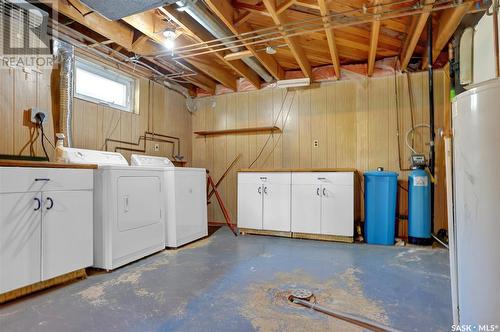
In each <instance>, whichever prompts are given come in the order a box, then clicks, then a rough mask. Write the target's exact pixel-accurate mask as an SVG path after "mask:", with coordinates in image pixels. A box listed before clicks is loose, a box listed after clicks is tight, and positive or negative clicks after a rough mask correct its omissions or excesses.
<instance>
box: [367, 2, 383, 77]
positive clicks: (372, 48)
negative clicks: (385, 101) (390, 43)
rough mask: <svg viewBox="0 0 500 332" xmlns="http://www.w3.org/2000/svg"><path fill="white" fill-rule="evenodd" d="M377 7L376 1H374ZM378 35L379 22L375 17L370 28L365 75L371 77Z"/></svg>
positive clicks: (375, 10)
mask: <svg viewBox="0 0 500 332" xmlns="http://www.w3.org/2000/svg"><path fill="white" fill-rule="evenodd" d="M375 5H377V1H375ZM376 13H377V8H375V9H374V14H375V15H376ZM379 34H380V20H379V19H378V18H377V17H375V20H374V21H373V22H372V28H371V32H370V49H369V50H368V70H367V75H368V76H372V75H373V70H374V69H375V60H376V58H377V48H378V37H379Z"/></svg>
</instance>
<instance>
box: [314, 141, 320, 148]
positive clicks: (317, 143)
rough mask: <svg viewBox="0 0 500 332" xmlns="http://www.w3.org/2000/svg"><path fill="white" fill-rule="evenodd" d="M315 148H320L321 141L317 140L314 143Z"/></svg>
mask: <svg viewBox="0 0 500 332" xmlns="http://www.w3.org/2000/svg"><path fill="white" fill-rule="evenodd" d="M313 147H315V148H317V147H319V141H318V140H317V139H315V140H314V141H313Z"/></svg>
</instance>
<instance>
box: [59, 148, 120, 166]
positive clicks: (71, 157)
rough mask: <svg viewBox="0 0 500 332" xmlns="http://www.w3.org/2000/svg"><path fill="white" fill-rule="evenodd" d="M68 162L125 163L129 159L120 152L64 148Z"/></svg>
mask: <svg viewBox="0 0 500 332" xmlns="http://www.w3.org/2000/svg"><path fill="white" fill-rule="evenodd" d="M63 149H64V154H65V158H64V159H65V160H66V162H68V163H70V164H97V165H100V166H101V165H124V166H128V162H127V159H125V157H124V156H123V155H122V154H121V153H118V152H109V151H98V150H87V149H75V148H63Z"/></svg>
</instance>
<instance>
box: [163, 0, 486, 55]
mask: <svg viewBox="0 0 500 332" xmlns="http://www.w3.org/2000/svg"><path fill="white" fill-rule="evenodd" d="M404 2H406V1H404ZM461 5H463V4H456V3H454V2H453V1H451V0H438V1H436V2H435V3H434V6H433V8H432V9H431V11H440V10H444V9H448V8H455V7H457V6H461ZM481 10H482V11H484V9H481ZM425 11H427V9H422V8H419V7H415V6H409V7H407V8H400V9H397V10H391V11H386V12H383V13H377V14H372V13H366V14H364V16H365V17H370V18H369V19H365V20H359V18H362V17H360V16H357V17H350V18H346V17H345V15H341V14H342V13H334V14H331V15H328V16H325V17H326V18H328V20H329V21H328V22H326V23H325V22H323V21H322V17H313V18H309V19H304V20H300V21H294V22H291V23H287V24H283V25H279V26H273V27H269V28H263V29H258V30H254V31H251V32H245V33H242V34H239V35H232V36H230V37H224V38H218V39H214V40H211V41H206V42H201V43H194V44H190V45H186V46H181V47H176V48H175V49H174V52H175V53H176V54H182V53H185V52H193V51H199V50H203V49H208V48H210V49H211V50H209V51H206V52H202V53H196V54H194V55H193V54H185V55H183V56H179V57H175V58H174V59H179V58H186V57H192V56H196V55H202V54H207V53H213V52H219V51H223V50H228V49H230V48H234V47H235V45H236V46H247V45H256V44H264V43H267V42H269V41H273V40H278V39H283V38H284V37H293V36H300V35H303V34H307V33H312V32H317V31H323V30H324V29H325V24H330V27H331V28H342V27H347V26H353V25H359V24H363V23H369V22H372V21H373V20H374V19H378V18H376V17H375V16H377V17H380V16H382V17H381V19H384V20H385V19H392V18H399V17H404V16H409V15H416V14H421V13H423V12H425ZM337 16H338V20H337V21H339V22H340V23H339V22H333V19H334V18H336V17H337ZM315 21H318V23H313V22H315ZM344 21H346V22H344ZM306 26H311V27H310V28H308V29H304V27H306ZM314 26H316V27H317V28H313V27H314ZM278 29H279V30H278ZM298 29H304V30H301V31H295V30H298ZM282 32H286V36H283V35H282V34H281V33H282ZM268 35H277V36H275V37H268V38H264V39H263V37H265V36H268ZM234 37H238V39H237V40H234V39H233V38H234ZM228 38H231V40H232V41H233V42H232V46H230V47H224V46H225V42H224V41H227V40H228ZM212 43H217V44H215V45H212ZM160 54H166V52H159V53H157V54H156V55H160Z"/></svg>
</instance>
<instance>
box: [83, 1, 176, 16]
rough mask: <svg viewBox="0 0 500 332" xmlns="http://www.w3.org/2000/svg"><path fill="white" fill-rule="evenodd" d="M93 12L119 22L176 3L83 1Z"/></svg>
mask: <svg viewBox="0 0 500 332" xmlns="http://www.w3.org/2000/svg"><path fill="white" fill-rule="evenodd" d="M81 2H82V3H84V4H85V5H87V6H88V7H89V8H91V9H92V10H95V11H96V12H98V13H99V14H101V15H102V16H104V17H106V18H108V19H110V20H119V19H121V18H123V17H127V16H130V15H133V14H137V13H141V12H144V11H146V10H149V9H153V8H157V7H160V6H164V5H166V4H169V3H174V2H175V1H172V0H170V1H169V0H141V1H137V0H106V1H103V0H81Z"/></svg>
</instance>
